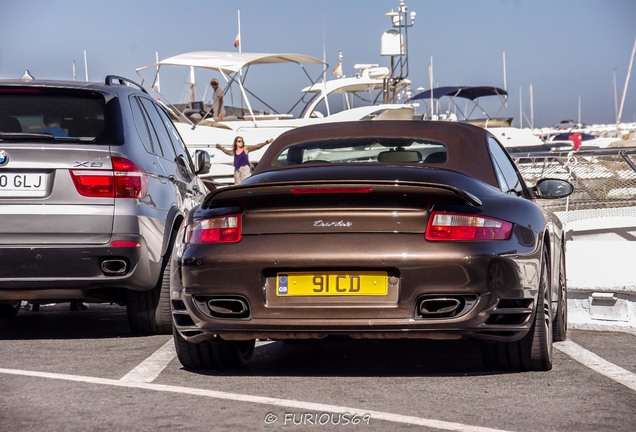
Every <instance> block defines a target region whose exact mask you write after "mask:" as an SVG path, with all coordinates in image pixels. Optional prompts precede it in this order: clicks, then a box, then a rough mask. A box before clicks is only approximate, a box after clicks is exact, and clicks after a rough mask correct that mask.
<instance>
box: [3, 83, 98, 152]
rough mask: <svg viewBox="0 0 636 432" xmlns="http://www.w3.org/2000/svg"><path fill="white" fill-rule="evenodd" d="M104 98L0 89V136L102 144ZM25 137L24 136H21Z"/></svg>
mask: <svg viewBox="0 0 636 432" xmlns="http://www.w3.org/2000/svg"><path fill="white" fill-rule="evenodd" d="M106 111H107V110H106V104H105V101H104V97H103V96H102V95H101V94H99V93H95V92H92V91H70V90H68V89H53V90H52V91H51V90H48V89H38V88H33V87H31V88H0V133H2V134H3V139H7V137H6V136H5V135H4V134H7V133H9V134H18V135H14V138H20V137H19V135H20V134H23V135H30V136H29V138H36V136H31V135H32V134H37V135H41V136H39V137H37V138H40V139H43V140H46V139H50V140H55V141H60V140H72V141H82V142H84V141H85V142H99V141H104V139H103V138H104V137H105V136H106V135H107V133H106V132H107V130H106V129H107V123H108V122H107V120H108V118H107V112H106ZM25 137H26V136H25Z"/></svg>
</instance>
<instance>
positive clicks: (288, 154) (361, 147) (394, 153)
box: [273, 137, 447, 166]
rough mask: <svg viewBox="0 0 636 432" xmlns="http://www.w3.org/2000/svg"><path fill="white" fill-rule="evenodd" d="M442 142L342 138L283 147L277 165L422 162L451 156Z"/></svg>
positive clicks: (275, 161) (408, 139)
mask: <svg viewBox="0 0 636 432" xmlns="http://www.w3.org/2000/svg"><path fill="white" fill-rule="evenodd" d="M446 156H447V152H446V146H445V145H444V144H442V143H440V142H436V141H428V140H422V139H412V138H378V137H375V138H342V139H330V140H317V141H309V142H304V143H301V144H294V145H292V146H289V147H287V148H285V149H283V150H282V152H281V153H280V154H279V155H278V156H277V157H276V158H275V159H274V163H273V165H274V166H289V165H299V164H308V163H345V164H347V163H416V164H417V163H422V164H440V163H445V162H446V159H447V157H446Z"/></svg>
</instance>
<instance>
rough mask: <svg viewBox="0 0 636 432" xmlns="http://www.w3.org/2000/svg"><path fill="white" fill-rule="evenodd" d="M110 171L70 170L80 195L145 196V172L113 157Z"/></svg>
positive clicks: (131, 163)
mask: <svg viewBox="0 0 636 432" xmlns="http://www.w3.org/2000/svg"><path fill="white" fill-rule="evenodd" d="M112 163H113V169H112V171H106V170H71V178H72V179H73V183H74V184H75V188H76V189H77V192H79V194H80V195H83V196H87V197H102V198H141V197H143V196H144V195H146V189H147V183H148V176H147V174H146V172H145V171H144V170H143V169H141V168H139V167H138V166H137V165H135V164H134V163H133V162H132V161H129V160H128V159H124V158H120V157H113V158H112Z"/></svg>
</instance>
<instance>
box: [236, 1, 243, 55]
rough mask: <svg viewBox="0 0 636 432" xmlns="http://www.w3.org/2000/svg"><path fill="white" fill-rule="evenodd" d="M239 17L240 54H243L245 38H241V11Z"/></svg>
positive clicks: (238, 11) (238, 13) (238, 12)
mask: <svg viewBox="0 0 636 432" xmlns="http://www.w3.org/2000/svg"><path fill="white" fill-rule="evenodd" d="M236 12H237V16H238V38H239V46H238V49H239V53H241V52H243V51H242V50H243V40H242V39H243V38H242V37H241V10H240V9H239V10H237V11H236Z"/></svg>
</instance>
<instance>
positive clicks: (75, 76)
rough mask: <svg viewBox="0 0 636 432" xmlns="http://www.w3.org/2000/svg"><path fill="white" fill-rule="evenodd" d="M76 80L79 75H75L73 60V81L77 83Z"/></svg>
mask: <svg viewBox="0 0 636 432" xmlns="http://www.w3.org/2000/svg"><path fill="white" fill-rule="evenodd" d="M76 78H77V75H76V74H75V60H73V81H75V79H76Z"/></svg>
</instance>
